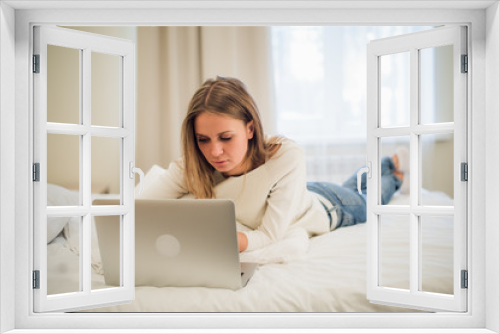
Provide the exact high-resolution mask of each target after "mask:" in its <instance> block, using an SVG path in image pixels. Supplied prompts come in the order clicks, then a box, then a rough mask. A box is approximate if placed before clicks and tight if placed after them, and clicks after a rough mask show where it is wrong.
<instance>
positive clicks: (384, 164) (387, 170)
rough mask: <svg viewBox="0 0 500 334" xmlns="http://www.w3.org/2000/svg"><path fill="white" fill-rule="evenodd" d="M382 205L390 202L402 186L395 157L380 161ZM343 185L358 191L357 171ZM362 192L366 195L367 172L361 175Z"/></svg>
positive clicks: (384, 158)
mask: <svg viewBox="0 0 500 334" xmlns="http://www.w3.org/2000/svg"><path fill="white" fill-rule="evenodd" d="M380 175H381V183H382V184H381V190H382V198H381V199H382V205H385V204H387V203H389V201H390V200H391V198H392V195H394V193H395V192H396V191H397V190H398V189H399V188H401V185H402V183H403V181H402V180H401V179H400V176H398V175H400V173H397V169H396V165H395V164H394V160H393V158H390V157H383V158H382V160H381V161H380ZM342 186H343V187H345V188H348V189H352V190H354V191H358V175H357V172H356V173H354V174H353V175H351V176H350V177H349V178H348V179H347V180H346V181H345V182H344V183H342ZM361 192H362V193H363V194H365V195H366V173H363V175H361Z"/></svg>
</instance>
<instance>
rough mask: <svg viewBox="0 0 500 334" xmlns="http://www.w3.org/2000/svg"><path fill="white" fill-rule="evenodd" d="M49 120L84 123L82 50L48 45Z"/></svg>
mask: <svg viewBox="0 0 500 334" xmlns="http://www.w3.org/2000/svg"><path fill="white" fill-rule="evenodd" d="M47 122H55V123H71V124H80V50H79V49H70V48H65V47H61V46H54V45H47Z"/></svg>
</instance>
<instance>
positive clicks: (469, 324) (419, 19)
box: [0, 1, 500, 333]
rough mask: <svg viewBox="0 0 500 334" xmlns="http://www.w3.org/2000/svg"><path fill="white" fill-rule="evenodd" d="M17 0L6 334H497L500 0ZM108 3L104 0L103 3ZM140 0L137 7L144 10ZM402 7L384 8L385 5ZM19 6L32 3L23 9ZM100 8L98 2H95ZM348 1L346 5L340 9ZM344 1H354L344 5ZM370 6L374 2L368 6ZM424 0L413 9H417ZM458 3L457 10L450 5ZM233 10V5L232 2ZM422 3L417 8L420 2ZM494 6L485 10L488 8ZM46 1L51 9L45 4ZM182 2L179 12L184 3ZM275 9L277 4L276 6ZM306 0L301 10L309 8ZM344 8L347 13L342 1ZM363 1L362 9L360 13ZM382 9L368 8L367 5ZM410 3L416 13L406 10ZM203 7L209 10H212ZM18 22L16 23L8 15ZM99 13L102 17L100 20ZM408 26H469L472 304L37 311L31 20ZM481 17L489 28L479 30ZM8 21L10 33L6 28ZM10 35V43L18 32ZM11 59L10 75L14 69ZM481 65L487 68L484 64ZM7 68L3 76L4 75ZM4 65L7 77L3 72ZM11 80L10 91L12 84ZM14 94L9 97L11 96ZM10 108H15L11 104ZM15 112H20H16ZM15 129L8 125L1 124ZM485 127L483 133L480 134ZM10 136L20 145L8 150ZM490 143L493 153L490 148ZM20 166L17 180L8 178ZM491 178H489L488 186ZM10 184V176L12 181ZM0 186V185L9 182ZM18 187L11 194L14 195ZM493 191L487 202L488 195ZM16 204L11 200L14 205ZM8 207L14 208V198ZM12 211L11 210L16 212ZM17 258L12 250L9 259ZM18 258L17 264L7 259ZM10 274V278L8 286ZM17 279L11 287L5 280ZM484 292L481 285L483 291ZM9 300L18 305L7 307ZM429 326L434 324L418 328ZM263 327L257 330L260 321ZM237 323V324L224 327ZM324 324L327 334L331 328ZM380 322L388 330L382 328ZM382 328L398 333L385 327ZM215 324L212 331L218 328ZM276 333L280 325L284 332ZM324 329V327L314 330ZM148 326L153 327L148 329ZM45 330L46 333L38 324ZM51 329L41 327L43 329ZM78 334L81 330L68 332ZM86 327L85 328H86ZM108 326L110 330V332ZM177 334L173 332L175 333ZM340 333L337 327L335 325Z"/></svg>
mask: <svg viewBox="0 0 500 334" xmlns="http://www.w3.org/2000/svg"><path fill="white" fill-rule="evenodd" d="M66 3H67V4H65V3H64V2H50V1H37V2H19V3H18V2H16V1H4V2H3V3H2V4H1V5H0V6H1V7H0V10H1V12H0V25H1V28H2V29H1V30H0V31H1V35H0V43H1V49H2V53H1V55H0V62H1V63H0V68H1V69H2V76H1V78H0V80H1V81H0V83H1V85H0V94H1V104H0V107H1V109H0V112H1V114H0V117H1V121H2V122H1V128H0V129H1V130H2V131H1V132H0V136H1V137H0V139H1V141H0V144H1V158H2V159H1V165H0V168H1V169H0V180H1V181H2V190H1V192H0V195H1V196H2V197H1V198H0V200H1V201H0V209H1V215H2V216H1V218H2V221H1V231H0V232H1V248H0V252H1V253H0V256H1V257H0V266H1V267H0V269H1V276H0V279H1V281H0V288H1V290H0V292H1V294H2V301H1V303H0V320H2V321H1V331H2V332H6V333H8V332H9V331H11V330H13V331H12V333H28V332H29V333H34V332H38V331H37V330H36V329H43V328H45V329H52V330H50V332H52V333H53V332H55V331H54V330H53V329H55V328H64V329H65V330H64V331H63V332H65V333H68V332H71V329H78V328H89V329H92V330H89V331H88V332H95V333H99V332H105V330H101V331H99V330H98V328H101V329H108V330H109V329H113V328H122V329H125V328H126V329H127V332H129V333H133V332H134V331H132V330H129V329H130V328H139V327H143V328H144V329H142V330H137V331H136V332H138V333H139V332H140V333H145V332H146V330H145V329H146V328H150V329H162V328H163V329H164V328H165V327H168V328H170V330H167V329H165V330H164V331H163V332H176V330H175V328H183V327H186V328H191V329H193V330H192V332H203V329H210V328H212V329H214V330H212V332H222V331H224V329H225V331H226V332H234V331H235V330H234V328H253V329H254V330H253V332H282V331H283V328H302V330H300V331H301V332H303V331H305V328H308V329H310V330H311V331H316V332H327V331H328V332H332V333H333V332H336V330H335V328H337V329H342V328H350V327H355V328H358V329H359V330H357V331H356V330H350V332H351V333H356V332H360V333H361V332H363V333H367V332H383V333H387V332H397V333H405V332H412V333H414V332H415V331H411V330H410V328H418V327H420V328H421V330H420V331H419V332H422V333H430V332H432V333H437V332H446V333H450V332H460V329H464V330H462V331H461V332H467V333H495V332H499V331H500V320H499V315H498V314H499V313H500V298H499V295H500V292H499V290H500V288H499V284H498V283H499V276H500V264H499V258H498V254H499V253H500V251H499V250H500V248H499V244H500V236H499V235H500V233H499V231H500V230H499V226H498V221H499V219H500V214H499V213H500V209H499V208H498V202H499V200H500V196H499V195H500V191H499V189H500V179H499V175H498V174H499V173H498V166H499V163H500V159H499V158H500V157H499V156H500V153H499V150H498V148H499V143H500V137H499V135H498V124H499V115H498V110H499V107H500V99H499V98H498V97H497V96H496V95H497V92H498V91H499V90H500V69H499V67H500V64H499V56H498V55H499V50H500V10H499V8H498V3H497V1H481V2H474V1H463V2H462V1H459V2H448V1H442V2H441V1H433V2H432V3H431V2H422V4H418V3H414V4H407V5H406V9H404V8H403V9H401V8H400V7H401V6H403V7H405V5H404V4H402V2H401V1H398V2H397V4H394V3H393V2H390V3H389V2H384V1H381V2H373V1H370V3H369V5H367V3H366V2H359V3H358V2H350V4H349V2H343V1H340V2H335V1H332V2H330V3H325V2H317V3H316V2H309V3H307V1H297V2H293V3H289V4H286V3H285V2H280V1H267V2H261V1H253V2H252V1H247V2H244V3H241V2H233V3H232V4H229V3H227V2H226V3H224V5H222V6H223V7H224V9H221V7H220V6H221V5H220V4H218V2H216V1H207V2H203V3H201V2H196V3H190V2H189V1H186V2H184V3H182V4H181V3H180V2H176V1H171V2H164V3H163V4H162V5H159V4H158V3H157V2H155V4H153V5H151V4H149V6H163V7H164V8H161V9H158V8H154V9H151V8H150V9H149V10H148V9H146V10H143V11H138V10H136V9H115V10H110V11H102V6H120V3H121V4H123V6H126V5H127V4H130V2H104V1H101V2H94V1H81V2H79V4H78V6H79V7H80V8H81V7H82V6H87V9H78V10H77V9H71V8H65V9H61V8H60V7H61V6H70V7H71V4H69V2H66ZM110 3H111V4H110ZM148 3H149V2H147V1H145V2H143V4H142V5H141V4H140V3H135V7H141V6H143V8H147V6H148ZM426 3H427V6H432V8H426V7H425V6H426ZM396 5H397V6H398V7H399V8H400V9H390V6H396ZM23 6H28V7H24V8H28V9H25V10H24V9H23ZM98 6H99V8H98ZM342 6H344V7H342ZM349 6H350V7H351V8H353V7H354V8H356V9H348V8H349ZM363 6H369V7H363ZM419 6H420V8H418V7H419ZM453 6H460V7H459V8H458V9H457V7H454V8H450V7H453ZM228 7H232V8H228ZM415 7H417V9H415ZM488 7H489V8H488ZM43 8H49V9H50V10H42V9H43ZM182 8H184V9H182ZM275 8H278V9H275ZM304 8H307V10H304ZM346 8H347V9H346ZM363 8H365V9H363ZM373 8H378V9H376V11H377V13H376V14H377V15H374V9H373ZM410 8H411V9H410ZM202 9H208V12H207V11H205V10H202ZM14 19H15V21H14ZM103 20H104V21H103ZM401 22H404V23H405V24H410V25H419V24H422V25H431V24H436V25H439V24H465V25H467V26H468V27H469V31H470V36H469V41H470V44H469V55H470V59H471V60H472V61H471V63H470V64H469V68H470V69H471V71H472V75H470V76H469V79H468V80H469V82H468V85H469V87H471V89H470V90H469V96H468V104H469V106H468V107H469V108H468V109H469V110H471V112H470V113H469V115H468V117H469V119H468V131H469V133H471V134H472V135H471V137H470V141H469V143H468V145H469V152H470V153H471V158H470V160H469V161H470V165H469V176H470V190H469V194H468V196H469V198H470V199H471V201H470V204H469V205H470V207H469V210H468V212H469V221H471V224H470V225H471V227H470V231H469V235H471V236H472V237H471V238H470V239H469V244H468V249H469V252H470V256H469V263H468V268H469V272H470V276H469V284H470V285H469V289H468V300H469V301H470V302H469V308H468V309H469V311H468V312H467V313H465V314H454V313H440V314H417V313H415V314H342V313H339V314H324V313H321V314H295V313H294V314H283V313H280V314H276V315H274V314H272V315H271V314H208V315H207V314H42V315H40V314H34V313H33V312H32V310H33V307H32V306H33V305H32V295H33V293H32V290H31V288H30V285H31V279H30V277H31V268H32V263H31V260H30V261H26V259H30V252H31V250H32V246H30V245H32V241H33V240H32V237H31V236H32V221H33V212H32V207H33V205H32V201H31V198H32V196H31V195H32V185H31V183H30V181H29V175H30V169H31V163H32V161H31V160H30V157H31V156H32V147H30V143H31V142H32V138H31V136H32V131H33V124H32V118H31V115H32V105H31V104H30V101H32V100H31V97H32V90H31V87H32V85H31V76H30V74H29V69H30V58H29V55H30V54H31V45H32V36H31V31H32V26H33V25H34V24H58V25H59V24H60V25H67V26H68V25H80V26H81V25H271V24H304V25H307V24H325V25H326V24H338V25H349V24H388V25H396V24H401ZM485 22H486V23H487V26H488V29H486V26H485ZM4 28H7V29H4ZM14 31H15V39H14ZM14 66H15V73H14V71H13V70H11V68H13V67H14ZM485 66H488V70H486V69H485ZM4 70H5V72H4ZM4 73H6V74H4ZM14 79H15V83H16V85H15V88H14V87H12V85H11V83H12V82H14ZM14 94H15V98H14ZM14 108H15V109H14ZM14 110H15V112H14ZM9 126H10V127H12V128H15V132H13V131H9V130H8V129H7V128H8V127H9ZM485 133H488V140H486V135H485ZM14 140H15V148H11V146H12V142H13V141H14ZM485 151H487V152H488V154H485ZM14 173H15V178H12V174H14ZM485 174H488V182H485V180H486V178H485ZM9 178H11V179H13V180H11V179H9ZM4 182H5V183H4ZM12 194H15V201H12V199H11V196H13V195H12ZM486 194H488V198H487V197H486ZM13 202H14V203H13ZM485 203H486V205H485ZM13 205H15V206H13ZM11 206H12V207H14V209H12V208H11ZM12 254H15V256H14V257H12ZM13 258H15V261H14V260H13ZM14 282H15V283H14ZM14 285H15V289H12V288H11V287H12V286H14ZM486 290H487V291H488V293H486ZM12 305H15V308H14V309H13V308H12ZM423 326H425V328H433V329H432V330H429V329H424V328H423ZM263 327H264V328H267V329H268V330H263V329H261V330H259V329H258V328H263ZM231 328H233V330H231ZM327 328H329V329H330V330H326V329H327ZM381 328H385V329H381ZM389 328H392V329H393V330H392V331H390V330H389ZM216 329H218V330H216ZM280 329H281V330H280ZM321 329H325V330H321ZM151 331H153V330H151ZM40 332H42V330H40ZM45 332H47V331H45ZM74 332H76V331H74ZM86 332H87V331H86ZM108 332H109V331H108ZM177 332H178V330H177ZM337 332H341V330H338V331H337Z"/></svg>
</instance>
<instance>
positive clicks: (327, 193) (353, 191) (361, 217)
mask: <svg viewBox="0 0 500 334" xmlns="http://www.w3.org/2000/svg"><path fill="white" fill-rule="evenodd" d="M380 167H381V181H382V185H381V190H382V194H381V195H382V196H381V197H382V198H381V200H382V205H385V204H387V203H389V201H390V200H391V198H392V195H394V193H395V192H396V191H397V190H398V189H399V188H401V184H402V181H401V180H400V179H399V178H398V177H396V175H394V174H393V173H392V172H393V171H394V170H395V169H396V168H395V167H394V163H393V161H392V158H390V157H383V158H382V160H381V166H380ZM307 189H308V190H309V191H312V192H315V193H317V194H319V195H321V196H323V197H324V198H326V199H327V200H328V201H329V202H330V203H331V206H330V207H325V210H326V212H327V214H328V216H329V217H330V227H332V224H336V225H335V227H334V228H331V229H332V230H333V229H335V228H339V227H343V226H351V225H356V224H358V223H364V222H366V173H364V174H363V175H362V177H361V192H362V195H360V194H359V192H358V181H357V173H354V174H353V175H352V176H351V177H349V179H347V181H345V182H344V183H343V184H342V186H339V185H336V184H333V183H329V182H308V183H307ZM333 211H335V212H336V213H337V221H336V222H332V217H331V214H330V213H331V212H333Z"/></svg>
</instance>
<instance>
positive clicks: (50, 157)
mask: <svg viewBox="0 0 500 334" xmlns="http://www.w3.org/2000/svg"><path fill="white" fill-rule="evenodd" d="M47 183H48V184H53V185H58V186H61V187H64V188H66V189H68V190H72V191H74V192H75V193H78V192H79V189H80V136H76V135H61V134H52V133H49V134H47ZM64 194H65V195H64V198H62V197H61V196H59V195H58V194H55V193H54V187H50V186H48V187H47V205H48V206H60V205H64V206H66V205H78V204H79V203H81V201H79V203H74V202H71V201H67V200H66V197H68V196H69V195H68V196H66V194H67V192H66V191H65V192H64ZM51 199H54V200H51ZM56 199H57V200H56Z"/></svg>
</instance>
